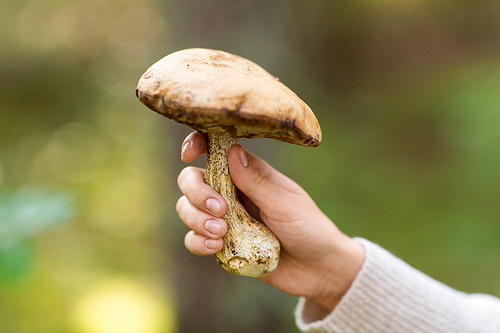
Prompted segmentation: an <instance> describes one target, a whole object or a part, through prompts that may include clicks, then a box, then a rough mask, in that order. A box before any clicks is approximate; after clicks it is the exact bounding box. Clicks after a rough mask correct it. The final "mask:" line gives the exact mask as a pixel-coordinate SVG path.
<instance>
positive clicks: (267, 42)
mask: <svg viewBox="0 0 500 333" xmlns="http://www.w3.org/2000/svg"><path fill="white" fill-rule="evenodd" d="M187 47H209V48H216V49H223V50H226V51H229V52H232V53H236V54H239V55H242V56H244V57H247V58H249V59H251V60H253V61H255V62H257V63H258V64H260V65H261V66H263V67H264V68H266V69H267V70H268V71H269V72H271V73H272V74H273V75H275V76H277V77H279V78H280V79H281V81H282V82H284V83H285V84H286V85H288V86H289V87H290V88H291V89H292V90H294V91H295V92H296V93H297V94H298V95H299V96H300V97H301V98H302V99H303V100H305V101H306V103H308V104H309V105H310V106H311V108H312V109H313V110H314V111H315V113H316V115H317V117H318V119H319V121H320V124H321V126H322V129H323V135H324V141H323V143H322V144H321V146H320V147H318V148H315V149H311V148H303V147H298V146H292V145H289V144H285V143H278V142H274V141H270V140H264V139H263V140H245V141H242V144H243V145H244V146H245V147H246V148H248V149H249V150H251V151H253V152H254V153H256V154H258V155H260V156H262V157H264V158H265V159H267V160H268V161H269V162H270V163H271V164H273V165H274V166H275V167H276V168H278V169H279V170H281V171H282V172H284V173H285V174H287V175H288V176H290V177H291V178H293V179H295V180H296V181H297V182H298V183H299V184H301V185H302V186H303V187H304V188H305V189H306V190H307V191H308V192H309V193H310V194H311V196H312V197H313V198H314V199H315V200H316V202H317V203H318V205H319V206H320V207H321V208H322V209H323V210H324V211H325V212H326V213H327V214H328V215H329V216H330V217H331V219H332V220H333V221H335V223H336V224H337V225H338V226H339V227H340V228H341V229H342V230H343V231H344V232H346V233H347V234H349V235H351V236H361V237H365V238H368V239H370V240H372V241H374V242H377V243H379V244H381V245H382V246H383V247H385V248H387V249H388V250H390V251H392V252H393V253H395V254H396V255H398V256H399V257H401V258H402V259H404V260H405V261H407V262H408V263H410V264H411V265H413V266H415V267H416V268H418V269H420V270H422V271H424V272H425V273H427V274H429V275H430V276H432V277H434V278H436V279H438V280H440V281H442V282H444V283H446V284H448V285H450V286H452V287H454V288H457V289H460V290H463V291H466V292H484V293H490V294H493V295H496V296H500V265H499V262H500V153H499V152H500V2H499V1H497V0H455V1H447V0H434V1H430V0H399V1H398V0H378V1H365V0H352V1H332V0H330V1H319V0H309V1H306V0H302V1H298V0H297V1H285V0H276V1H264V0H256V1H250V0H243V1H229V0H226V1H223V0H203V1H201V0H200V1H195V0H184V1H181V0H134V1H132V0H31V1H30V0H2V1H1V2H0V84H1V89H0V332H9V333H10V332H29V333H31V332H73V333H109V332H120V333H156V332H296V331H297V329H296V328H295V325H294V321H293V316H292V312H293V309H294V307H295V304H296V301H297V299H296V298H294V297H290V296H287V295H285V294H283V293H281V292H279V291H277V290H274V289H273V288H271V287H269V286H267V285H265V284H263V283H261V282H260V281H258V280H254V279H250V278H244V277H237V276H232V275H230V274H227V273H225V272H224V271H223V270H222V269H220V268H219V267H218V266H217V264H216V263H215V260H214V259H213V258H212V257H206V258H205V257H203V258H202V257H196V256H194V255H192V254H190V253H189V252H188V251H187V250H185V248H184V246H183V237H184V234H185V233H186V232H187V228H186V227H185V226H184V225H183V224H182V222H181V221H180V220H179V218H178V217H177V215H176V213H175V202H176V200H177V198H178V197H179V196H180V192H179V190H178V189H177V186H176V177H177V174H178V173H179V171H180V170H181V169H182V168H183V167H185V165H184V164H183V163H182V162H180V159H179V155H180V144H181V142H182V140H183V138H184V137H185V135H186V134H188V133H189V132H190V130H189V129H188V128H187V127H185V126H183V125H179V124H177V123H174V122H171V121H169V120H167V119H165V118H163V117H161V116H159V115H157V114H155V113H153V112H151V111H149V110H148V109H147V108H146V107H144V106H143V105H142V104H140V103H139V102H138V101H137V100H136V97H135V94H134V90H135V86H136V83H137V80H138V79H139V77H140V75H141V74H142V73H143V72H144V71H145V70H146V69H147V68H148V67H149V66H150V65H151V64H152V63H154V62H155V61H157V60H158V59H160V58H161V57H163V56H164V55H166V54H168V53H170V52H173V51H176V50H179V49H182V48H187ZM195 165H198V166H202V165H203V161H197V162H196V163H195Z"/></svg>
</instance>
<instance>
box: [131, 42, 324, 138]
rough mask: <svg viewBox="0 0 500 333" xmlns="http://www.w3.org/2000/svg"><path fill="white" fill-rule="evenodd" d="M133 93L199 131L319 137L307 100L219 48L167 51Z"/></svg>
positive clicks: (257, 67) (255, 67)
mask: <svg viewBox="0 0 500 333" xmlns="http://www.w3.org/2000/svg"><path fill="white" fill-rule="evenodd" d="M136 95H137V97H138V98H139V100H140V101H141V102H142V103H144V104H145V105H146V106H147V107H149V108H150V109H151V110H153V111H156V112H158V113H160V114H162V115H164V116H165V117H167V118H170V119H173V120H175V121H177V122H179V123H183V124H186V125H188V126H190V127H192V128H194V129H196V130H198V131H200V132H225V131H229V132H230V133H231V134H232V135H233V136H235V137H239V138H262V137H267V138H272V139H276V140H280V141H285V142H290V143H294V144H298V145H302V146H311V147H315V146H318V145H319V144H320V143H321V128H320V126H319V123H318V120H317V119H316V117H315V116H314V113H313V112H312V111H311V109H310V108H309V106H307V104H306V103H304V102H303V101H302V100H301V99H300V98H299V97H298V96H297V95H296V94H295V93H293V92H292V91H291V90H290V89H288V88H287V87H286V86H285V85H284V84H282V83H281V82H280V81H279V80H278V79H277V78H275V77H274V76H272V75H271V74H269V73H268V72H267V71H265V70H264V69H263V68H262V67H260V66H259V65H257V64H255V63H253V62H251V61H250V60H247V59H245V58H242V57H239V56H236V55H233V54H230V53H227V52H224V51H218V50H210V49H200V48H195V49H186V50H181V51H177V52H174V53H172V54H169V55H167V56H166V57H164V58H163V59H161V60H159V61H158V62H156V63H155V64H153V65H152V66H151V67H150V68H149V69H148V70H147V71H146V72H145V73H144V74H143V75H142V76H141V78H140V80H139V83H138V86H137V89H136Z"/></svg>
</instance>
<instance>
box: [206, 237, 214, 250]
mask: <svg viewBox="0 0 500 333" xmlns="http://www.w3.org/2000/svg"><path fill="white" fill-rule="evenodd" d="M205 246H206V247H207V249H210V250H215V248H216V246H217V241H216V240H215V239H207V240H206V241H205Z"/></svg>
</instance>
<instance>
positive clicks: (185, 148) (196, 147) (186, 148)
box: [181, 132, 207, 162]
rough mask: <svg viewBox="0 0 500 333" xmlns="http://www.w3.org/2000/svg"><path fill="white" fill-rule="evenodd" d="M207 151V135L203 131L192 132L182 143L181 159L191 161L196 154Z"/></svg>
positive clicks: (196, 156) (195, 157)
mask: <svg viewBox="0 0 500 333" xmlns="http://www.w3.org/2000/svg"><path fill="white" fill-rule="evenodd" d="M206 153H207V135H206V134H205V133H199V132H192V133H190V134H189V135H188V136H187V137H186V138H185V139H184V142H183V143H182V148H181V160H182V161H183V162H192V161H194V160H195V159H197V158H198V156H200V155H202V154H206Z"/></svg>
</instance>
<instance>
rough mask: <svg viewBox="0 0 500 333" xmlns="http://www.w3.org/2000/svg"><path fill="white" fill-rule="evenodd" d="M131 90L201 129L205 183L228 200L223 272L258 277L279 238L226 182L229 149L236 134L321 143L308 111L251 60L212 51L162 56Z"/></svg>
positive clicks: (220, 257)
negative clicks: (204, 141)
mask: <svg viewBox="0 0 500 333" xmlns="http://www.w3.org/2000/svg"><path fill="white" fill-rule="evenodd" d="M136 95H137V98H139V100H140V101H141V102H142V103H143V104H145V105H146V106H147V107H149V108H150V109H152V110H153V111H156V112H157V113H160V114H162V115H163V116H165V117H167V118H170V119H173V120H175V121H177V122H179V123H183V124H186V125H187V126H190V127H192V128H194V129H195V130H197V131H199V132H205V133H207V134H208V154H207V165H206V174H205V182H206V183H207V184H208V185H210V186H211V187H212V188H214V189H215V190H216V191H217V192H218V193H220V194H221V195H222V196H223V197H224V199H225V200H226V202H227V211H226V213H225V215H224V216H223V217H222V218H223V219H224V220H225V221H226V223H227V233H226V235H225V236H224V238H223V241H224V246H223V248H222V250H221V251H220V252H218V253H216V254H215V257H216V259H217V261H218V262H219V264H220V265H221V266H222V267H223V268H224V269H225V270H227V271H228V272H231V273H234V274H239V275H245V276H252V277H262V276H265V275H267V274H269V273H271V272H272V271H273V270H274V269H275V268H276V267H277V265H278V260H279V252H280V243H279V241H278V239H277V238H276V236H275V235H274V234H273V233H272V232H271V231H270V230H269V228H268V227H267V226H266V225H265V224H263V223H261V222H259V221H257V220H256V219H254V218H253V217H251V216H250V214H248V213H247V211H246V210H245V208H244V207H243V205H242V204H241V203H240V202H239V201H238V197H237V192H236V187H235V185H234V184H233V182H232V180H231V176H230V174H229V167H228V159H227V156H228V153H229V150H230V148H231V147H232V146H233V145H234V144H236V141H237V140H238V138H263V137H266V138H272V139H276V140H280V141H285V142H289V143H293V144H298V145H302V146H310V147H315V146H318V145H319V144H320V142H321V129H320V127H319V124H318V121H317V119H316V117H315V116H314V114H313V112H312V111H311V109H310V108H309V107H308V106H307V105H306V104H305V103H304V102H303V101H302V100H301V99H300V98H299V97H298V96H297V95H295V94H294V93H293V92H292V91H291V90H290V89H288V88H287V87H286V86H285V85H284V84H282V83H281V82H280V81H279V80H278V79H277V78H275V77H274V76H272V75H271V74H269V73H268V72H266V71H265V70H264V69H263V68H261V67H260V66H258V65H256V64H255V63H253V62H251V61H249V60H247V59H245V58H242V57H239V56H236V55H233V54H230V53H227V52H224V51H218V50H210V49H200V48H195V49H186V50H181V51H177V52H174V53H172V54H170V55H167V56H166V57H164V58H163V59H161V60H159V61H158V62H156V63H155V64H153V65H152V66H151V67H150V68H149V69H148V70H147V71H146V72H145V73H144V74H143V75H142V77H141V78H140V80H139V83H138V86H137V89H136Z"/></svg>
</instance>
